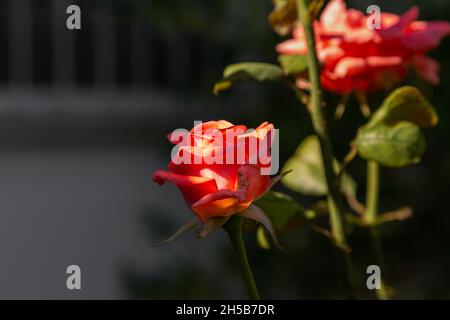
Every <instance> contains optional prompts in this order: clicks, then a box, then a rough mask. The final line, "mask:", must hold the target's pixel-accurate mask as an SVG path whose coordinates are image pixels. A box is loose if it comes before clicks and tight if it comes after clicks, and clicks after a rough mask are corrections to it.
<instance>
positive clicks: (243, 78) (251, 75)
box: [214, 62, 283, 95]
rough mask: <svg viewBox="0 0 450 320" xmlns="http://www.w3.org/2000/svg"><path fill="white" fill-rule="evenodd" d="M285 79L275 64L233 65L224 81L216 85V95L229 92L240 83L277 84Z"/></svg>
mask: <svg viewBox="0 0 450 320" xmlns="http://www.w3.org/2000/svg"><path fill="white" fill-rule="evenodd" d="M282 77H283V70H282V69H281V68H280V67H279V66H276V65H274V64H269V63H260V62H244V63H237V64H231V65H229V66H228V67H226V68H225V70H224V71H223V79H222V80H220V81H219V82H217V83H216V84H215V85H214V94H215V95H218V94H219V93H220V92H222V91H225V90H228V89H229V88H230V87H231V86H232V85H233V84H235V83H238V82H248V81H257V82H275V81H278V80H280V79H281V78H282Z"/></svg>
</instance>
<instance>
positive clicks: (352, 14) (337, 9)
mask: <svg viewBox="0 0 450 320" xmlns="http://www.w3.org/2000/svg"><path fill="white" fill-rule="evenodd" d="M418 14H419V9H418V8H417V7H412V8H411V9H410V10H408V11H407V12H405V13H404V14H402V15H401V16H398V15H396V14H392V13H385V12H382V13H381V14H380V17H379V28H377V27H376V26H373V25H372V22H373V21H375V16H367V15H365V14H364V13H363V12H361V11H359V10H355V9H347V8H346V6H345V2H344V1H343V0H331V1H330V2H329V3H328V5H327V6H326V7H325V9H324V10H323V13H322V15H321V16H320V19H319V20H317V21H314V31H315V36H316V46H317V48H316V50H317V55H318V59H319V60H320V62H321V64H322V69H321V74H320V76H321V82H322V85H323V87H324V88H325V89H327V90H329V91H333V92H336V93H339V94H345V93H349V92H351V91H353V90H361V91H373V90H379V89H383V88H388V87H390V86H392V85H393V84H395V83H396V82H398V81H400V80H402V79H403V78H404V77H405V76H406V74H407V71H408V69H410V68H412V69H414V70H415V71H416V72H417V73H418V74H419V75H420V76H421V77H422V78H424V79H426V80H428V81H430V82H431V83H433V84H437V83H438V82H439V76H438V71H439V64H438V62H436V61H435V60H433V59H432V58H430V57H428V56H426V55H425V54H426V52H428V51H429V50H431V49H433V48H436V47H437V46H438V45H439V43H440V42H441V40H442V39H443V38H444V37H446V36H448V35H449V34H450V23H448V22H447V21H429V22H428V21H427V22H425V21H417V20H416V19H417V17H418ZM368 24H369V25H370V26H371V27H370V28H369V26H368ZM276 50H277V51H278V53H280V54H284V55H305V54H306V52H307V48H306V39H305V34H304V31H303V28H302V26H297V27H296V29H295V30H294V32H293V39H290V40H287V41H284V42H282V43H280V44H279V45H278V46H277V48H276ZM297 85H298V86H299V87H300V88H303V87H305V82H304V81H302V80H301V79H299V80H298V81H297Z"/></svg>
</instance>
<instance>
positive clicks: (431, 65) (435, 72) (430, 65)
mask: <svg viewBox="0 0 450 320" xmlns="http://www.w3.org/2000/svg"><path fill="white" fill-rule="evenodd" d="M413 63H414V67H415V68H416V71H417V73H418V74H419V75H420V76H421V77H422V78H423V79H425V80H428V81H430V82H431V83H432V84H438V83H439V67H440V66H439V63H438V62H437V61H436V60H434V59H432V58H430V57H427V56H415V57H414V59H413Z"/></svg>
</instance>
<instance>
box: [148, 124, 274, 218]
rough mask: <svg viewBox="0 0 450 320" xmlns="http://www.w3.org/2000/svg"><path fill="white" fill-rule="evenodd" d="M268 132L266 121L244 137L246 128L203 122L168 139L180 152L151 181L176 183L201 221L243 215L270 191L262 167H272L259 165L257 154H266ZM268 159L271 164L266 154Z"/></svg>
mask: <svg viewBox="0 0 450 320" xmlns="http://www.w3.org/2000/svg"><path fill="white" fill-rule="evenodd" d="M272 129H274V126H273V125H272V124H269V123H267V122H265V123H263V124H261V125H260V126H259V127H258V128H257V129H256V130H254V131H251V132H246V131H247V127H246V126H243V125H233V124H232V123H230V122H228V121H225V120H219V121H210V122H206V123H201V124H199V125H197V126H195V127H194V128H193V129H192V130H191V131H189V132H187V131H186V132H185V133H184V134H181V135H179V136H177V135H176V132H174V133H172V134H169V140H170V141H171V142H172V143H174V144H177V147H179V148H178V150H176V152H175V154H174V155H173V159H172V161H171V162H170V163H169V171H168V172H167V171H163V170H157V171H156V172H155V173H154V174H153V181H154V182H156V183H158V184H163V183H164V182H166V181H168V182H172V183H174V184H176V185H177V186H178V188H179V189H180V191H181V193H182V194H183V197H184V199H185V200H186V202H187V204H188V205H189V206H190V207H191V209H192V211H194V213H195V214H196V215H197V216H198V217H199V219H200V220H201V221H202V222H206V220H207V219H208V218H210V217H217V216H221V217H226V216H230V215H232V214H234V213H238V212H241V211H243V210H245V209H247V208H248V206H249V205H250V204H251V203H252V201H253V200H255V199H256V198H258V197H259V196H261V195H262V194H264V193H265V192H266V191H267V190H268V188H269V186H270V177H269V176H268V175H262V174H261V168H263V167H267V166H270V163H267V161H262V160H261V159H260V156H261V155H260V154H259V152H260V149H261V148H262V147H264V148H266V149H265V151H267V153H270V146H269V145H268V144H267V143H270V142H271V141H270V139H269V138H270V134H271V130H272ZM251 139H253V142H255V141H256V144H254V145H256V149H254V148H253V149H252V148H251V146H250V145H251V144H252V142H251V141H250V140H251ZM181 140H183V141H181ZM239 157H240V159H241V160H242V161H239ZM267 157H268V159H269V161H270V154H267ZM214 159H215V160H217V159H218V160H219V161H212V160H214ZM255 159H256V160H255Z"/></svg>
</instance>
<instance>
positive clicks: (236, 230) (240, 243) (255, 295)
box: [224, 216, 260, 300]
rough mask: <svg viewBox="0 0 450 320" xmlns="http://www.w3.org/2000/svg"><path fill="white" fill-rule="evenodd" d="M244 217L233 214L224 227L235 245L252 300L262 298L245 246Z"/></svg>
mask: <svg viewBox="0 0 450 320" xmlns="http://www.w3.org/2000/svg"><path fill="white" fill-rule="evenodd" d="M242 222H243V218H242V217H237V216H233V217H231V218H230V220H228V222H227V223H226V224H225V225H224V229H225V230H226V231H227V233H228V235H229V237H230V240H231V244H232V245H233V249H234V252H235V253H236V258H237V260H238V263H239V267H240V269H241V273H242V277H243V279H244V282H245V286H246V287H247V292H248V295H249V297H250V299H252V300H260V296H259V292H258V288H257V287H256V283H255V279H254V278H253V273H252V269H251V268H250V264H249V262H248V258H247V252H246V250H245V246H244V240H243V238H242Z"/></svg>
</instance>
